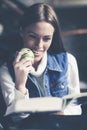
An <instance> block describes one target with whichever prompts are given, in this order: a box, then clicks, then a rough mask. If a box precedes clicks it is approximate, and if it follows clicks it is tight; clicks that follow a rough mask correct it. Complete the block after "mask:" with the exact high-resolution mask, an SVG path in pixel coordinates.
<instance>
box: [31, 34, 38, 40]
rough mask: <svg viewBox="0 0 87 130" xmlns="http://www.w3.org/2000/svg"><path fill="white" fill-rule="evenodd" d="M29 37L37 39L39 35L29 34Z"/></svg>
mask: <svg viewBox="0 0 87 130" xmlns="http://www.w3.org/2000/svg"><path fill="white" fill-rule="evenodd" d="M29 37H30V38H32V39H36V38H37V37H36V36H35V35H32V34H29Z"/></svg>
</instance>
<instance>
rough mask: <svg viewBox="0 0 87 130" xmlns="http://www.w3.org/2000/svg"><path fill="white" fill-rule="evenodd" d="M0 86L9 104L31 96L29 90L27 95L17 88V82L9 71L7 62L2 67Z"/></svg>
mask: <svg viewBox="0 0 87 130" xmlns="http://www.w3.org/2000/svg"><path fill="white" fill-rule="evenodd" d="M0 87H1V90H2V94H3V97H4V100H5V103H6V105H7V106H8V105H10V104H11V103H12V102H13V101H14V100H15V99H20V98H29V94H28V91H27V95H23V94H22V93H21V92H19V91H18V90H17V89H16V88H15V83H14V82H13V79H12V77H11V75H10V74H9V72H8V68H7V66H6V64H4V65H3V66H1V67H0Z"/></svg>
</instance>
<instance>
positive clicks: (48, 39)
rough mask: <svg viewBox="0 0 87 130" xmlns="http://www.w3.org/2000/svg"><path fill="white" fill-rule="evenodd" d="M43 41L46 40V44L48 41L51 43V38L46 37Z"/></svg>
mask: <svg viewBox="0 0 87 130" xmlns="http://www.w3.org/2000/svg"><path fill="white" fill-rule="evenodd" d="M43 40H44V41H45V42H47V41H50V40H51V38H50V37H45V38H43Z"/></svg>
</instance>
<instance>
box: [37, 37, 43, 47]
mask: <svg viewBox="0 0 87 130" xmlns="http://www.w3.org/2000/svg"><path fill="white" fill-rule="evenodd" d="M37 46H39V47H42V46H43V39H38V40H37Z"/></svg>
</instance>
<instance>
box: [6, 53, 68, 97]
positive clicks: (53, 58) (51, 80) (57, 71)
mask: <svg viewBox="0 0 87 130" xmlns="http://www.w3.org/2000/svg"><path fill="white" fill-rule="evenodd" d="M67 64H68V62H67V54H66V53H60V54H56V55H50V54H47V66H46V69H45V72H44V90H45V95H46V96H55V97H63V96H65V95H67V93H68V87H67V86H68V81H67V68H68V67H67V66H68V65H67ZM8 68H9V71H10V73H11V75H12V77H13V78H14V75H13V70H12V69H11V66H8ZM26 87H27V89H28V90H29V97H40V96H41V93H40V90H39V87H38V85H37V84H36V82H35V79H34V76H33V75H31V74H29V76H28V80H27V83H26Z"/></svg>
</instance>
